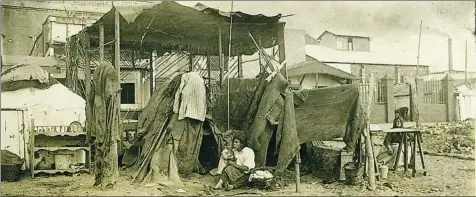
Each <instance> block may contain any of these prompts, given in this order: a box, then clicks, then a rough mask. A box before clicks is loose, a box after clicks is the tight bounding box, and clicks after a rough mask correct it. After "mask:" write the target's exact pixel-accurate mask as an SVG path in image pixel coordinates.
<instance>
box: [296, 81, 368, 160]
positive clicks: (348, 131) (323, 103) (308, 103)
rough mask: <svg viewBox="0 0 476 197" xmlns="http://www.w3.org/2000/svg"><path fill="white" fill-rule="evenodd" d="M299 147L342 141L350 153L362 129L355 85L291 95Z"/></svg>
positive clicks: (361, 110)
mask: <svg viewBox="0 0 476 197" xmlns="http://www.w3.org/2000/svg"><path fill="white" fill-rule="evenodd" d="M294 96H295V97H294V98H295V99H294V100H295V104H296V108H295V111H296V124H297V130H298V138H299V143H306V142H312V141H317V140H321V141H331V140H333V139H336V138H340V137H343V139H344V142H345V143H346V145H347V146H346V148H345V150H346V151H353V148H354V147H355V142H356V141H357V137H358V134H359V133H360V132H361V131H362V130H363V128H364V117H365V116H364V111H363V109H362V106H361V105H360V101H359V89H358V87H357V86H356V85H344V86H339V87H333V88H322V89H315V90H302V91H295V92H294Z"/></svg>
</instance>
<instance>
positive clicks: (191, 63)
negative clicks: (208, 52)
mask: <svg viewBox="0 0 476 197" xmlns="http://www.w3.org/2000/svg"><path fill="white" fill-rule="evenodd" d="M188 62H189V67H188V70H189V71H193V54H192V53H190V55H189V56H188Z"/></svg>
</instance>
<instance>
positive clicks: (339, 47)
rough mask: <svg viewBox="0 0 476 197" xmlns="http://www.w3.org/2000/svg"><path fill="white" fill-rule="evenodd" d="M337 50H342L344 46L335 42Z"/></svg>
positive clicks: (340, 42) (339, 42)
mask: <svg viewBox="0 0 476 197" xmlns="http://www.w3.org/2000/svg"><path fill="white" fill-rule="evenodd" d="M337 49H340V50H342V49H344V46H342V41H337Z"/></svg>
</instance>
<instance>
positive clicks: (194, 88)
mask: <svg viewBox="0 0 476 197" xmlns="http://www.w3.org/2000/svg"><path fill="white" fill-rule="evenodd" d="M206 105H207V100H206V91H205V82H204V80H203V78H202V77H201V76H200V75H199V74H198V73H197V72H189V73H185V74H183V75H182V79H181V82H180V87H179V89H178V90H177V92H176V93H175V100H174V113H178V119H179V120H183V119H184V118H191V119H195V120H200V121H204V120H205V116H206V110H207V106H206Z"/></svg>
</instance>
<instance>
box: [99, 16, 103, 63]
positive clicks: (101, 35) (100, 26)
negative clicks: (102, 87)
mask: <svg viewBox="0 0 476 197" xmlns="http://www.w3.org/2000/svg"><path fill="white" fill-rule="evenodd" d="M99 60H100V61H101V62H104V25H103V24H100V25H99Z"/></svg>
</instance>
